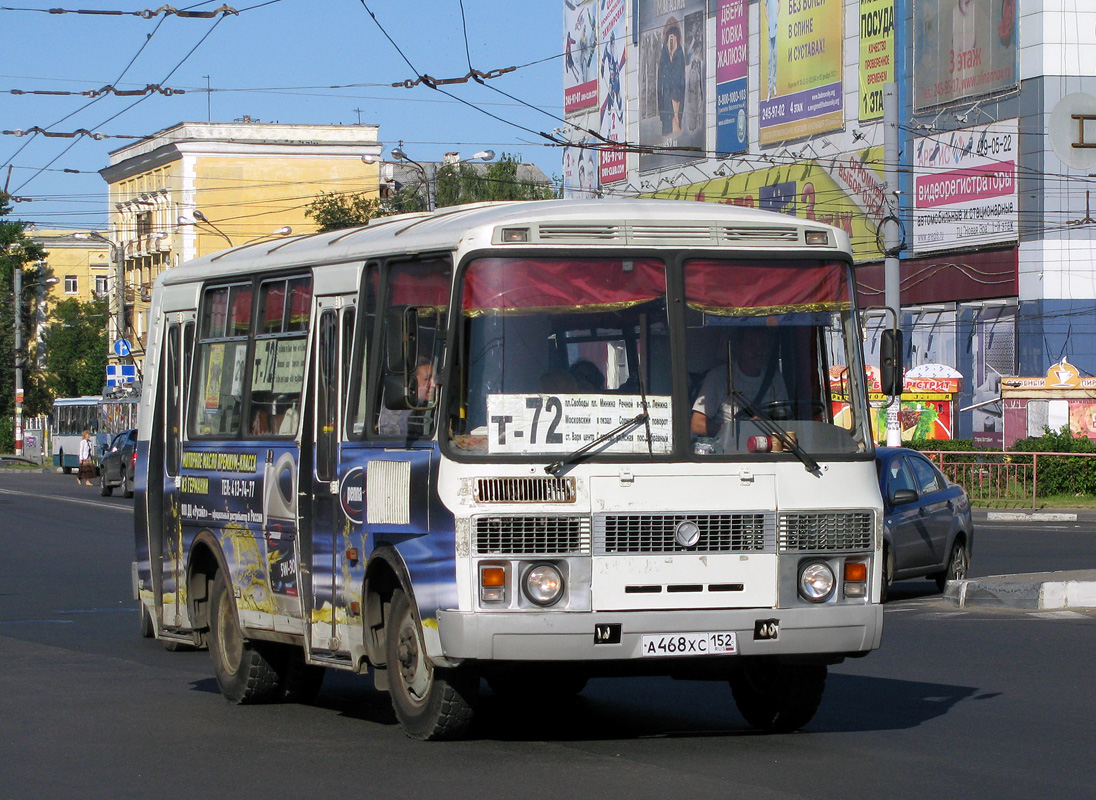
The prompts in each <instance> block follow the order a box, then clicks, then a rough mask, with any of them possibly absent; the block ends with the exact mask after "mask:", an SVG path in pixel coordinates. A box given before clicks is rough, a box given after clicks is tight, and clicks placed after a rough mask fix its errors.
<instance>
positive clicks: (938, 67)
mask: <svg viewBox="0 0 1096 800" xmlns="http://www.w3.org/2000/svg"><path fill="white" fill-rule="evenodd" d="M1016 6H1017V2H1016V0H993V2H990V0H916V2H915V3H914V6H913V59H914V60H913V107H914V110H915V111H923V110H925V109H928V108H933V107H935V106H939V105H944V104H946V103H951V102H954V101H957V100H965V99H968V98H972V97H979V96H982V95H986V94H994V93H997V92H1003V91H1009V90H1011V89H1016V88H1017V87H1018V85H1019V83H1018V82H1019V76H1020V69H1019V48H1018V47H1017V46H1016V39H1017V34H1018V31H1019V21H1018V15H1017V13H1016Z"/></svg>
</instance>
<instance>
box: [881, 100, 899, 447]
mask: <svg viewBox="0 0 1096 800" xmlns="http://www.w3.org/2000/svg"><path fill="white" fill-rule="evenodd" d="M883 170H884V175H883V177H884V179H885V181H886V184H887V191H889V192H890V193H891V197H892V198H893V200H892V202H893V206H892V209H893V210H892V212H891V213H892V215H893V217H894V218H895V219H892V220H889V221H885V222H886V227H885V229H884V231H883V246H884V247H885V248H886V252H885V253H884V256H885V260H884V262H883V298H884V302H885V303H886V306H887V308H888V309H890V310H891V311H892V312H893V313H894V319H895V322H896V324H897V325H898V327H899V330H901V325H902V317H901V314H902V296H901V280H902V276H901V270H900V269H899V261H898V248H899V246H900V245H901V243H902V239H901V235H900V228H899V225H900V224H901V223H900V222H899V221H898V220H899V219H900V217H899V213H898V212H899V209H900V201H901V198H902V194H901V192H900V191H899V189H898V173H899V170H898V86H897V85H896V84H893V83H888V84H886V85H885V86H884V87H883ZM899 341H901V339H899ZM898 355H899V356H901V353H899V354H898ZM901 406H902V397H901V389H899V394H898V395H892V396H890V397H888V398H887V447H901V446H902V425H901V422H900V415H899V412H900V410H901Z"/></svg>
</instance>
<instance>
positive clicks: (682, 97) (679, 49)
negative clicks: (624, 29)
mask: <svg viewBox="0 0 1096 800" xmlns="http://www.w3.org/2000/svg"><path fill="white" fill-rule="evenodd" d="M638 5H639V20H638V26H637V27H638V29H639V32H640V33H639V143H640V144H641V145H643V146H644V147H650V148H654V150H653V151H648V152H641V153H640V156H639V168H640V169H641V170H649V169H657V168H660V167H666V166H672V165H674V164H680V163H683V162H686V161H695V160H697V159H700V158H704V157H705V155H706V154H705V152H704V150H705V134H706V132H707V125H706V116H707V102H706V97H705V87H706V85H707V71H706V56H707V44H706V36H705V22H706V17H707V14H706V2H705V0H638Z"/></svg>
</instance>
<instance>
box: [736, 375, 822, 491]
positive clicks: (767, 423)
mask: <svg viewBox="0 0 1096 800" xmlns="http://www.w3.org/2000/svg"><path fill="white" fill-rule="evenodd" d="M727 394H728V395H730V397H731V399H732V400H734V401H735V403H737V404H738V405H739V406H740V407H742V408H744V409H745V410H746V413H747V414H749V415H750V421H751V422H756V423H757V424H758V425H760V426H761V427H762V428H764V429H765V432H766V433H768V434H769V435H770V436H775V437H776V438H778V439H779V440H780V441H781V442H782V443H783V445H784V446H785V447H786V448H788V449H789V450H791V451H792V452H793V453H795V455H796V458H798V459H799V460H800V461H802V462H803V466H804V467H806V468H807V472H809V473H811V474H812V475H814V476H815V477H821V476H822V469H821V467H819V466H818V462H817V461H815V460H814V459H813V458H811V454H810V453H808V452H807V451H806V450H804V449H803V448H802V447H800V446H799V442H798V441H797V440H796V439H795V437H793V436H789V435H788V432H787V431H786V430H784V429H783V428H782V427H780V426H779V425H777V424H776V421H775V420H772V419H770V418H769V417H767V416H765V415H764V414H762V413H761V412H760V411H758V410H757V408H756V407H755V406H754V404H753V403H751V402H750V401H749V399H748V398H747V397H746V396H745V395H744V394H742V392H740V391H738V390H736V389H731V390H729V391H728V392H727Z"/></svg>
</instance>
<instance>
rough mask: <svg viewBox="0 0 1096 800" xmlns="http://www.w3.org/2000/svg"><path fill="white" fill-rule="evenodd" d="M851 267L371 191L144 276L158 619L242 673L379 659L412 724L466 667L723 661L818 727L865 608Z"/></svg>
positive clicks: (604, 669) (527, 671)
mask: <svg viewBox="0 0 1096 800" xmlns="http://www.w3.org/2000/svg"><path fill="white" fill-rule="evenodd" d="M851 264H852V257H851V251H850V247H849V241H848V238H847V236H846V235H845V234H844V233H843V232H841V231H840V230H838V229H836V228H832V227H828V226H825V225H822V224H819V223H814V222H810V221H805V220H800V219H797V218H794V217H788V216H782V215H776V214H771V213H766V212H757V211H752V210H744V209H739V208H734V207H731V206H725V205H717V204H706V203H684V202H682V203H678V202H671V201H647V200H628V201H624V200H621V201H547V202H529V203H502V204H484V205H477V206H464V207H457V208H447V209H443V210H440V211H437V212H434V213H427V214H416V215H406V216H399V217H389V218H384V219H379V220H375V221H373V222H371V223H370V224H369V225H368V226H367V227H362V228H355V229H349V230H342V231H337V232H331V233H323V234H316V235H310V236H299V237H296V238H293V239H290V240H282V241H278V242H264V243H257V244H251V245H245V246H242V247H237V248H234V249H231V250H227V251H224V252H221V253H219V254H216V255H213V256H210V257H205V258H201V259H198V260H196V261H193V262H190V263H189V264H185V265H183V266H181V267H179V268H176V269H172V270H169V271H167V272H165V273H164V274H163V275H162V276H161V277H160V279H159V280H158V282H157V285H156V289H155V292H154V298H153V305H152V311H151V320H152V323H151V328H150V334H149V344H148V347H149V353H148V357H147V359H146V362H145V363H146V366H145V385H144V393H143V395H142V399H141V406H140V413H139V444H138V452H139V456H138V471H137V478H136V489H137V498H138V502H137V514H136V517H137V522H136V527H137V530H136V534H137V559H136V561H135V563H134V583H135V594H136V595H137V597H138V598H139V600H140V603H141V608H142V628H143V630H144V632H145V633H146V635H152V634H155V635H156V636H157V637H159V638H161V639H164V640H167V641H168V642H169V643H171V644H173V645H176V646H178V645H182V646H188V645H189V646H199V647H202V646H208V648H209V650H210V652H211V655H212V661H213V670H214V673H215V675H216V677H217V681H218V683H219V685H220V688H221V690H222V692H223V693H224V695H225V697H226V698H228V699H229V700H231V701H233V702H236V703H249V702H260V701H270V700H279V699H286V698H297V699H307V698H308V697H310V696H312V695H314V694H315V693H316V692H317V691H318V690H319V688H320V681H321V680H322V677H323V674H324V669H325V668H333V669H340V670H347V671H350V672H357V673H366V672H371V673H372V675H373V680H374V683H375V685H376V686H377V687H378V688H379V689H382V690H388V692H389V693H390V695H391V699H392V704H393V707H394V709H395V712H396V715H397V717H398V719H399V721H400V722H401V724H402V725H403V727H404V729H405V731H406V732H407V733H408V735H410V736H412V737H414V738H421V739H435V738H437V739H440V738H452V737H456V736H459V735H460V734H462V733H463V732H464V731H465V729H466V728H467V726H468V724H469V721H470V720H471V718H472V714H473V712H474V709H475V707H476V702H477V697H478V694H479V692H480V690H481V682H482V681H486V684H487V685H488V686H489V687H490V688H491V690H493V691H494V692H496V693H507V692H525V693H532V694H540V695H542V696H545V697H547V696H551V695H556V696H558V695H560V694H565V693H574V692H579V691H581V690H582V689H583V687H584V685H585V683H586V680H587V679H588V678H590V677H591V676H615V675H626V674H667V675H673V676H676V677H681V678H696V679H708V680H710V679H720V680H726V681H728V682H729V683H730V687H731V689H732V691H733V694H734V698H735V701H736V703H737V705H738V707H739V709H740V710H741V711H742V713H743V715H744V717H745V718H746V720H747V721H748V722H749V723H750V724H751V725H753V726H757V727H760V728H764V729H769V730H792V729H795V728H798V727H800V726H802V725H804V724H805V723H807V722H808V721H809V720H810V719H811V718H812V716H813V715H814V713H815V710H816V708H817V705H818V703H819V702H820V699H821V696H822V691H823V685H824V682H825V677H826V670H827V666H828V665H831V664H836V663H839V662H841V661H842V660H843V659H845V658H848V657H854V656H862V655H865V654H867V653H868V652H870V651H871V650H873V649H874V648H876V647H878V646H879V642H880V636H881V633H882V620H883V614H882V609H881V607H880V605H879V602H878V601H879V585H880V570H881V564H880V552H881V544H882V516H881V500H880V496H879V489H878V480H877V478H876V474H875V467H874V465H873V449H872V439H871V430H870V427H869V422H868V413H867V412H868V406H867V396H866V388H865V381H864V375H863V366H862V364H863V360H862V355H861V351H860V346H861V339H862V337H861V333H860V331H861V328H860V323H859V320H858V317H857V310H856V300H855V289H854V286H855V283H854V281H853V277H852V269H851ZM835 376H837V378H836V379H835ZM835 380H836V383H835ZM833 386H840V394H841V398H840V399H841V403H840V405H838V404H836V403H835V402H834V401H835V399H836V397H835V395H836V394H837V392H836V390H834V389H832V388H831V387H833ZM831 393H832V394H831ZM838 407H839V408H840V411H839V413H838V412H837V411H835V409H837V408H838Z"/></svg>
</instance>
